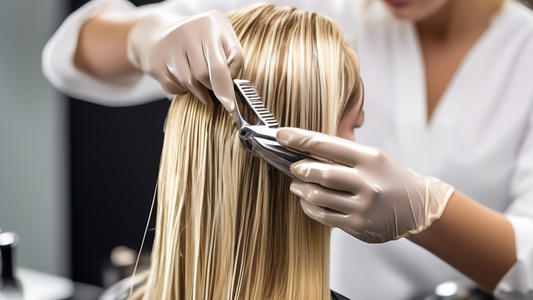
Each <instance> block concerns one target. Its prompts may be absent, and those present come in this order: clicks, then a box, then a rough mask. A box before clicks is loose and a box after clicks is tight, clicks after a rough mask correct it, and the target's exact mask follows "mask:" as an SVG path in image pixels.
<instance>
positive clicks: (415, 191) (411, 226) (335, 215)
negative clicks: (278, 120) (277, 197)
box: [277, 128, 454, 243]
mask: <svg viewBox="0 0 533 300" xmlns="http://www.w3.org/2000/svg"><path fill="white" fill-rule="evenodd" d="M277 139H278V142H279V143H280V144H281V145H282V146H284V147H287V148H292V149H296V150H299V151H302V152H307V153H310V154H312V155H315V156H319V157H323V158H326V159H329V160H332V161H335V162H337V163H339V164H337V163H328V162H321V161H317V160H303V161H301V162H298V163H295V164H293V165H292V167H291V171H292V173H293V174H294V175H296V177H297V178H298V179H300V180H301V181H302V182H299V181H294V182H293V183H292V184H291V191H292V192H293V193H294V194H296V195H297V196H299V197H300V198H301V200H300V201H301V204H302V207H303V210H304V212H305V213H306V214H307V215H308V216H309V217H311V218H312V219H315V220H317V221H318V222H320V223H323V224H325V225H328V226H332V227H338V228H340V229H342V230H344V231H346V232H347V233H349V234H351V235H352V236H354V237H355V238H357V239H360V240H362V241H364V242H367V243H383V242H387V241H390V240H394V239H399V238H401V237H406V236H409V235H413V234H416V233H419V232H421V231H423V230H425V229H426V228H428V227H429V226H430V225H431V224H432V223H433V222H434V221H436V220H438V219H439V218H440V216H441V215H442V213H443V212H444V209H445V208H446V204H447V203H448V200H449V198H450V197H451V195H452V193H453V191H454V189H453V187H452V186H450V185H449V184H447V183H445V182H442V181H440V180H439V179H436V178H431V177H425V176H422V175H419V174H417V173H416V172H414V171H413V170H410V169H406V168H403V167H401V166H400V165H399V164H398V163H397V162H396V161H395V160H394V159H393V158H392V157H391V156H389V155H388V154H387V153H386V152H384V151H383V150H381V149H378V148H374V147H368V146H363V145H360V144H357V143H355V142H352V141H349V140H345V139H342V138H339V137H334V136H329V135H326V134H322V133H318V132H313V131H307V130H303V129H297V128H281V129H279V130H278V133H277Z"/></svg>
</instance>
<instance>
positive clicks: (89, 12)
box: [42, 0, 171, 106]
mask: <svg viewBox="0 0 533 300" xmlns="http://www.w3.org/2000/svg"><path fill="white" fill-rule="evenodd" d="M107 3H114V4H116V5H120V6H122V7H124V8H125V9H131V10H134V9H137V10H138V11H139V13H149V12H150V11H152V10H155V9H161V8H162V7H164V6H163V3H162V4H156V5H146V6H143V7H139V8H136V7H135V6H134V5H133V4H132V3H130V2H128V1H126V0H93V1H90V2H88V3H87V4H85V5H84V6H82V7H81V8H79V9H78V10H76V11H75V12H73V13H72V14H71V15H69V16H68V17H67V18H66V19H65V21H64V22H63V24H61V26H60V27H59V29H58V30H57V31H56V32H55V33H54V35H53V36H52V37H51V38H50V40H49V41H48V43H47V44H46V46H45V47H44V49H43V53H42V69H43V73H44V75H45V77H46V78H47V79H48V80H49V81H50V82H51V83H52V84H53V85H54V86H55V87H56V88H57V89H58V90H60V91H61V92H63V93H65V94H67V95H69V96H71V97H74V98H78V99H82V100H86V101H90V102H94V103H98V104H102V105H107V106H129V105H136V104H142V103H146V102H150V101H153V100H157V99H161V98H164V97H171V96H170V95H168V94H167V93H165V91H164V90H163V88H162V87H161V86H160V85H159V83H158V82H157V81H156V80H155V79H153V78H151V77H149V76H147V75H140V76H139V77H138V78H137V79H136V80H134V81H132V82H129V83H127V84H113V83H109V82H105V81H103V80H99V79H97V78H95V77H93V76H91V75H89V74H86V73H85V72H82V71H80V70H78V69H77V68H76V67H74V62H73V58H74V53H75V51H76V47H77V44H78V36H79V33H80V30H81V27H82V26H83V24H84V23H85V22H86V21H87V20H89V19H91V18H93V17H94V16H95V15H96V14H97V13H98V12H99V11H100V10H101V9H102V7H103V5H104V4H107Z"/></svg>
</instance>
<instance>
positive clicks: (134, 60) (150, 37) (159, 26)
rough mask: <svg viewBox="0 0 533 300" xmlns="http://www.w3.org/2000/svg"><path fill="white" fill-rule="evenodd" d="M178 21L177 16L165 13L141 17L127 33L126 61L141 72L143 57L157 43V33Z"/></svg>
mask: <svg viewBox="0 0 533 300" xmlns="http://www.w3.org/2000/svg"><path fill="white" fill-rule="evenodd" d="M179 20H180V18H179V17H178V16H176V15H174V14H171V13H165V12H156V13H150V14H146V15H144V16H142V17H141V18H140V19H139V21H137V23H135V25H134V26H133V27H132V28H131V29H130V31H129V32H128V40H127V48H126V55H127V57H128V61H129V62H130V63H131V64H132V65H133V66H134V67H136V68H137V69H140V70H143V60H144V59H145V58H144V57H145V56H147V54H148V53H149V52H150V50H151V49H152V47H153V46H154V44H155V43H156V42H157V40H158V35H159V33H160V32H162V30H163V29H164V28H165V27H168V26H170V25H171V24H173V23H176V22H178V21H179Z"/></svg>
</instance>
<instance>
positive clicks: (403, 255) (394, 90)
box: [43, 0, 533, 299]
mask: <svg viewBox="0 0 533 300" xmlns="http://www.w3.org/2000/svg"><path fill="white" fill-rule="evenodd" d="M102 2H109V1H93V2H90V3H88V4H87V5H86V6H84V7H82V8H81V9H79V10H78V11H76V12H74V13H73V14H72V15H71V16H70V17H69V18H68V19H67V20H66V21H65V22H64V23H63V25H62V26H61V28H59V30H58V31H57V33H56V34H55V35H54V36H53V37H52V39H51V40H50V42H49V43H48V44H47V46H46V48H45V49H44V52H43V69H44V73H45V75H46V76H47V78H48V79H49V80H50V81H51V82H52V83H53V84H54V85H55V86H56V87H57V88H59V89H60V90H62V91H63V92H65V93H66V94H69V95H71V96H74V97H77V98H80V99H84V100H88V101H92V102H95V103H100V104H103V105H112V106H123V105H134V104H138V103H143V102H148V101H151V100H154V99H158V98H162V97H165V96H166V95H165V92H164V91H163V89H162V88H161V87H160V86H159V84H158V83H157V82H156V81H155V80H153V79H151V78H149V77H147V76H144V77H143V78H141V79H140V80H139V81H138V82H136V83H134V84H131V85H128V86H114V85H111V84H108V83H105V82H101V81H98V80H96V79H94V78H91V77H90V76H88V75H86V74H83V73H81V72H79V71H77V70H76V69H75V68H74V66H73V64H72V57H73V52H74V50H75V47H76V42H77V41H76V38H77V34H78V31H79V29H80V27H81V24H82V23H83V22H84V21H85V20H87V19H88V18H90V17H91V16H92V15H94V13H95V12H96V11H97V10H98V9H99V7H100V4H101V3H102ZM114 2H117V3H120V4H122V5H125V6H127V7H132V8H133V6H132V5H131V4H130V3H129V2H126V1H119V0H116V1H114ZM252 2H256V1H244V0H243V1H227V0H218V1H217V0H209V1H181V0H176V1H166V2H164V3H161V4H155V5H150V6H145V7H143V8H141V9H142V10H143V11H150V10H153V9H165V10H168V11H174V12H176V13H178V14H180V15H184V16H185V15H191V14H197V13H201V12H204V11H208V10H213V9H216V10H220V11H229V10H231V9H235V8H239V7H242V6H245V5H249V4H251V3H252ZM262 2H269V3H272V4H278V5H292V6H295V7H297V8H301V9H306V10H313V11H317V12H320V13H323V14H326V15H329V16H331V17H333V18H335V19H336V20H338V21H339V23H340V24H341V26H342V27H343V29H344V31H345V33H346V34H347V36H354V35H355V36H356V43H357V51H358V53H359V56H360V59H361V76H362V78H363V81H364V83H365V88H366V90H365V111H366V121H365V124H364V126H363V127H362V128H361V129H358V130H356V139H357V141H358V142H360V143H363V144H367V145H372V146H377V147H381V148H383V149H385V150H386V151H387V152H388V153H390V154H391V155H392V156H393V157H394V158H396V159H397V160H398V162H399V163H400V164H402V165H403V166H405V167H410V168H412V169H414V170H416V171H417V172H419V173H421V174H424V175H429V176H434V177H438V178H440V179H442V180H444V181H446V182H448V183H450V184H452V185H454V186H455V188H456V189H457V190H459V191H461V192H463V193H465V194H466V195H468V196H469V197H471V198H473V199H475V200H476V201H478V202H480V203H482V204H483V205H485V206H488V207H490V208H492V209H494V210H497V211H499V212H505V213H506V216H507V218H508V219H509V221H510V222H511V224H512V225H513V229H514V233H515V240H516V251H517V258H518V261H517V263H516V264H515V265H514V266H513V267H512V268H511V270H509V272H508V273H507V274H506V275H505V276H504V278H503V279H502V280H501V281H500V283H499V284H498V286H497V287H496V290H495V294H496V295H497V296H498V297H501V298H505V299H533V82H532V80H531V78H532V76H533V74H532V73H533V13H532V12H531V11H529V10H528V9H527V8H525V7H524V6H522V5H521V4H518V3H516V2H510V3H508V4H507V5H506V6H505V8H504V9H503V11H502V12H501V13H500V14H499V15H498V16H496V17H494V19H493V21H492V23H491V26H490V28H489V29H488V30H487V32H486V33H485V34H484V35H483V37H482V38H481V39H480V40H479V41H478V43H477V44H476V45H475V46H474V48H473V49H472V50H471V51H470V53H469V54H468V55H467V57H466V58H465V60H464V61H463V62H462V64H461V65H460V67H459V69H458V71H457V72H456V74H455V76H454V77H453V79H452V81H451V83H450V85H449V86H448V88H447V90H446V91H445V93H444V95H443V96H442V99H441V101H440V102H439V104H438V106H437V108H436V110H435V112H434V115H433V117H432V120H431V122H430V123H429V124H427V122H426V90H425V76H424V66H423V58H422V56H421V51H420V46H419V43H418V40H417V35H416V34H415V30H414V28H413V24H411V23H407V22H400V21H397V20H395V19H394V18H393V17H392V16H391V15H390V14H389V13H388V12H387V10H386V8H385V7H384V6H383V4H382V3H381V2H379V1H374V2H367V1H356V0H353V1H344V0H329V1H319V0H317V1H309V0H307V1H286V0H285V1H283V0H277V1H262ZM362 2H366V3H367V4H365V5H363V4H362ZM331 248H332V254H331V255H332V263H331V264H332V265H331V288H332V289H333V290H335V291H337V292H340V293H341V294H344V295H345V296H347V297H349V298H351V299H409V298H412V297H416V296H420V295H426V294H428V293H431V292H432V291H433V289H434V288H435V286H436V285H438V284H439V283H441V282H444V281H446V280H450V279H463V280H466V279H465V277H464V276H463V275H461V274H460V273H459V272H457V271H455V270H454V269H453V268H452V267H450V266H448V265H447V264H446V263H444V262H443V261H441V260H439V259H438V258H436V257H435V256H433V255H432V254H431V253H429V252H427V251H426V250H424V249H422V248H420V247H418V246H416V245H415V244H413V243H411V242H409V241H408V240H405V239H403V240H399V241H393V242H389V243H386V244H384V245H368V244H364V243H362V242H360V241H358V240H356V239H354V238H352V237H351V236H349V235H347V234H345V233H344V232H342V231H338V230H335V231H334V234H333V237H332V247H331Z"/></svg>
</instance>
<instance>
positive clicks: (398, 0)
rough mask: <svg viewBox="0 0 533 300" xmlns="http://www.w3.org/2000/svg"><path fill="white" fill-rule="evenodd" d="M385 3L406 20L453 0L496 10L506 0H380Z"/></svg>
mask: <svg viewBox="0 0 533 300" xmlns="http://www.w3.org/2000/svg"><path fill="white" fill-rule="evenodd" d="M381 1H383V2H385V3H386V4H387V6H388V7H389V9H390V10H391V12H392V13H393V14H394V16H395V17H397V18H399V19H402V20H407V21H421V20H423V19H426V18H428V17H431V16H432V15H433V14H435V13H436V12H438V11H439V10H440V9H442V8H443V7H444V6H446V5H447V4H451V2H454V1H477V2H478V3H479V5H488V6H490V7H491V8H492V9H494V10H497V9H498V8H500V7H501V6H502V5H503V3H504V2H505V1H506V0H381Z"/></svg>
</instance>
